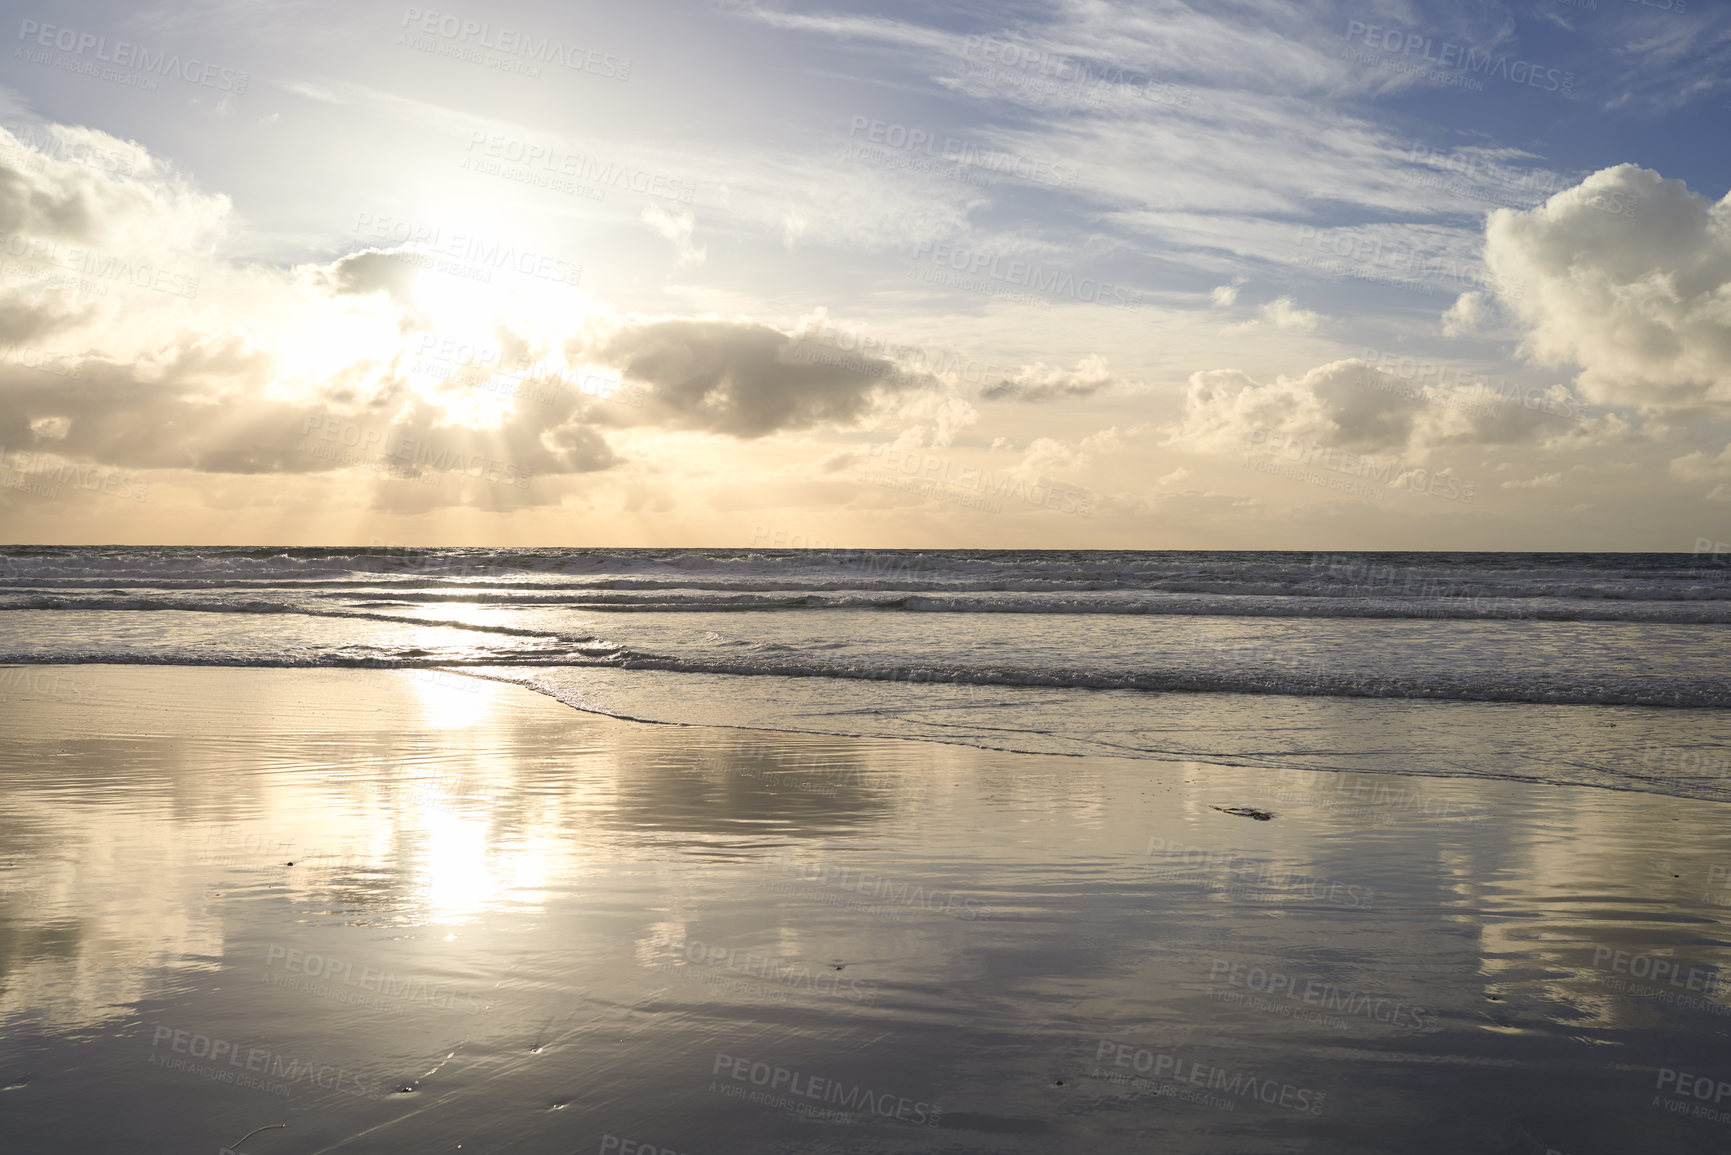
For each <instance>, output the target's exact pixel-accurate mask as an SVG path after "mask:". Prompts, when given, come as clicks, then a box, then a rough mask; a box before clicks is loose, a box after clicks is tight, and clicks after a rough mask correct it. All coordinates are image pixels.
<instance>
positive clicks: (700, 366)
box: [596, 320, 922, 438]
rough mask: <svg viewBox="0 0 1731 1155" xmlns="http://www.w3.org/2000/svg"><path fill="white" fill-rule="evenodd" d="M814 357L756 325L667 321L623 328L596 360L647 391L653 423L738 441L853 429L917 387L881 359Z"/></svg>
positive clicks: (808, 346) (807, 348) (810, 349)
mask: <svg viewBox="0 0 1731 1155" xmlns="http://www.w3.org/2000/svg"><path fill="white" fill-rule="evenodd" d="M820 350H821V347H820V346H817V345H815V344H813V343H808V342H803V341H801V342H798V343H796V342H795V341H794V340H793V339H792V338H791V337H789V336H788V334H786V333H783V332H782V331H781V330H779V329H775V328H772V327H771V326H768V325H762V324H757V323H754V322H749V321H714V320H708V321H693V320H671V321H655V322H649V323H640V324H632V325H627V326H624V327H623V328H621V329H619V330H618V331H617V332H616V333H614V334H613V335H612V336H611V337H610V338H609V339H608V340H607V341H606V342H605V343H604V344H603V345H602V346H601V347H600V348H599V349H598V350H597V352H596V355H597V356H598V357H599V358H600V359H601V360H602V361H604V362H605V363H607V364H609V365H612V366H614V367H615V368H617V369H618V370H619V371H620V372H622V373H624V374H625V375H626V376H627V377H628V378H630V379H633V380H636V381H641V382H644V383H646V384H648V385H650V386H651V387H652V390H653V392H652V395H651V400H650V404H649V406H648V414H647V417H648V419H649V420H651V421H653V422H656V423H661V424H665V425H668V426H670V427H673V428H680V429H701V430H708V431H710V432H714V433H725V434H728V435H730V436H733V437H740V438H755V437H763V436H765V435H767V434H771V433H779V432H783V431H787V430H798V429H810V428H814V427H816V426H820V425H832V426H837V425H839V426H849V425H856V424H859V423H860V422H861V421H863V420H865V419H866V418H867V417H868V416H871V415H872V414H874V413H875V412H878V411H880V410H881V409H883V408H884V407H885V406H886V404H887V402H888V401H889V399H890V398H891V397H892V396H893V395H895V394H897V393H901V392H905V391H908V390H911V389H913V388H914V387H916V386H917V385H919V384H921V383H922V382H921V381H920V379H919V378H917V377H914V376H911V375H908V374H905V373H902V372H900V371H899V370H898V369H897V367H896V366H895V364H894V363H893V362H891V361H888V360H884V359H882V358H874V357H850V358H846V359H839V358H838V359H833V361H835V362H839V363H825V362H824V361H822V360H820V359H819V357H820V356H821V351H820ZM807 357H809V358H810V359H809V360H806V359H805V358H807Z"/></svg>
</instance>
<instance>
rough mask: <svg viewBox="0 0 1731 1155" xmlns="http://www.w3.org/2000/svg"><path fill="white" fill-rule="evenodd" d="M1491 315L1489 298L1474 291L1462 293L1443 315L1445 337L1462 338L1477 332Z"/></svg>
mask: <svg viewBox="0 0 1731 1155" xmlns="http://www.w3.org/2000/svg"><path fill="white" fill-rule="evenodd" d="M1489 315H1490V307H1489V298H1487V297H1486V296H1485V295H1484V294H1483V293H1481V292H1478V291H1477V290H1474V291H1472V292H1467V293H1462V294H1461V295H1460V296H1459V297H1457V298H1456V299H1455V303H1454V304H1452V305H1450V306H1449V307H1448V309H1447V310H1445V311H1444V313H1443V315H1442V331H1443V336H1445V337H1462V336H1465V335H1467V334H1469V333H1475V332H1477V331H1478V330H1479V329H1480V328H1481V327H1483V325H1484V324H1485V321H1486V320H1487V318H1488V317H1489Z"/></svg>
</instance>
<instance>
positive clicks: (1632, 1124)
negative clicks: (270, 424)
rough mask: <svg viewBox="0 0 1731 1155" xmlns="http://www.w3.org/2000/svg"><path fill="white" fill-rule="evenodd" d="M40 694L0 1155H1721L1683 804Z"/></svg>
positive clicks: (408, 679)
mask: <svg viewBox="0 0 1731 1155" xmlns="http://www.w3.org/2000/svg"><path fill="white" fill-rule="evenodd" d="M65 672H66V673H67V674H68V676H71V675H76V676H77V677H79V678H80V679H82V681H81V683H80V684H81V685H82V686H83V687H84V692H82V693H80V694H78V695H66V694H63V693H56V692H54V689H53V687H52V686H49V688H47V689H46V690H44V689H43V688H42V687H40V686H38V687H35V688H32V687H29V686H23V687H16V688H14V689H12V691H11V692H10V693H8V694H7V695H6V696H5V697H4V698H0V724H3V725H4V727H5V732H6V738H7V741H5V742H4V743H3V744H0V774H3V776H4V782H5V788H4V790H3V791H0V831H4V834H3V838H4V842H3V844H0V913H3V919H0V976H3V978H0V984H3V985H0V1086H6V1087H7V1088H8V1089H7V1090H5V1091H3V1092H0V1127H3V1128H4V1134H5V1136H6V1144H5V1146H6V1149H7V1151H9V1152H10V1151H13V1150H16V1151H22V1152H37V1151H41V1152H48V1151H55V1152H60V1151H80V1152H131V1153H136V1152H141V1151H143V1152H155V1151H164V1152H166V1151H177V1152H178V1151H187V1150H205V1151H214V1150H216V1149H217V1148H219V1147H220V1146H223V1145H225V1144H226V1145H233V1144H235V1143H236V1142H237V1141H238V1140H240V1139H241V1137H242V1136H243V1135H245V1134H247V1133H248V1132H250V1131H252V1130H253V1129H254V1128H257V1127H261V1126H265V1125H268V1124H276V1123H286V1124H287V1125H288V1126H287V1128H286V1129H284V1130H266V1131H261V1132H259V1133H257V1134H255V1135H253V1136H252V1137H251V1138H249V1139H248V1140H247V1141H246V1142H245V1143H244V1144H241V1146H240V1149H241V1150H242V1151H244V1152H248V1153H257V1155H271V1153H273V1152H295V1153H297V1155H298V1153H311V1152H319V1151H327V1150H339V1151H355V1152H366V1151H379V1152H384V1151H392V1152H400V1151H456V1150H459V1149H460V1150H462V1151H521V1152H543V1151H545V1152H555V1151H557V1152H569V1151H603V1150H621V1149H623V1144H624V1142H625V1141H626V1140H630V1141H634V1142H636V1143H638V1144H647V1145H650V1146H651V1147H658V1148H665V1149H671V1150H673V1151H677V1152H682V1153H686V1155H691V1153H695V1152H702V1151H711V1152H720V1151H748V1150H749V1151H786V1152H793V1151H862V1152H863V1151H938V1150H942V1151H982V1152H983V1151H1027V1152H1048V1151H1077V1152H1081V1151H1101V1150H1144V1149H1154V1150H1160V1151H1176V1152H1192V1151H1194V1152H1204V1151H1207V1152H1216V1151H1218V1152H1246V1151H1271V1152H1272V1151H1292V1150H1328V1151H1346V1152H1359V1151H1362V1152H1386V1151H1403V1152H1406V1151H1418V1152H1424V1151H1437V1152H1444V1151H1447V1152H1455V1151H1509V1152H1535V1153H1543V1152H1544V1151H1546V1150H1547V1149H1555V1150H1558V1151H1564V1152H1568V1153H1570V1155H1580V1153H1582V1152H1611V1151H1626V1150H1643V1151H1679V1152H1683V1151H1703V1150H1714V1149H1720V1148H1723V1147H1725V1146H1726V1145H1727V1141H1728V1140H1731V1123H1727V1122H1721V1121H1719V1120H1718V1119H1715V1118H1710V1117H1690V1116H1688V1115H1686V1114H1678V1113H1673V1112H1672V1111H1671V1110H1670V1109H1669V1108H1668V1106H1667V1104H1669V1103H1673V1102H1682V1103H1683V1104H1684V1106H1685V1108H1688V1107H1691V1106H1693V1105H1696V1104H1702V1105H1704V1106H1705V1107H1706V1108H1712V1107H1714V1106H1715V1104H1714V1098H1715V1097H1717V1096H1718V1094H1719V1090H1718V1089H1719V1087H1720V1083H1721V1081H1723V1082H1724V1085H1725V1086H1727V1087H1731V1060H1728V1058H1727V1056H1731V1046H1728V1045H1727V1044H1728V1039H1727V1035H1728V1034H1731V985H1728V983H1731V980H1727V979H1723V978H1721V977H1720V975H1719V972H1718V968H1720V967H1723V966H1726V964H1727V963H1731V949H1728V944H1727V936H1726V927H1725V924H1726V920H1727V918H1728V917H1731V830H1728V829H1727V827H1726V825H1725V823H1724V821H1723V813H1722V811H1721V809H1720V807H1719V806H1718V805H1715V804H1711V803H1703V802H1700V801H1696V800H1683V799H1674V798H1665V797H1656V796H1644V795H1637V794H1629V793H1618V792H1612V791H1604V790H1590V789H1582V788H1568V787H1558V786H1550V785H1532V784H1525V783H1517V782H1492V781H1482V780H1465V779H1450V780H1443V779H1435V778H1414V777H1403V776H1390V775H1388V774H1386V773H1378V774H1342V773H1329V772H1313V771H1305V770H1298V769H1289V770H1286V771H1282V770H1277V769H1249V768H1231V767H1222V766H1216V765H1206V764H1202V763H1194V762H1169V763H1158V762H1148V761H1132V760H1128V759H1116V758H1103V757H1080V758H1077V757H1070V758H1053V757H1035V756H1028V755H1008V754H1001V753H992V752H987V751H982V750H979V749H974V748H970V747H967V746H956V745H951V746H940V745H934V744H930V743H917V742H901V741H891V740H883V739H872V740H858V739H843V738H831V737H822V736H816V735H778V734H766V733H752V732H747V731H739V730H723V729H709V728H702V727H670V726H643V725H635V724H630V723H624V722H619V721H616V720H613V719H608V718H604V717H599V716H596V715H590V714H581V713H577V712H574V711H572V710H570V709H568V708H566V707H563V706H561V705H558V704H557V703H555V702H553V701H551V700H549V699H548V698H546V697H539V696H535V695H532V694H528V693H526V692H524V691H522V690H520V689H517V688H515V687H511V686H506V685H502V684H499V683H490V682H481V681H477V680H475V679H469V678H459V677H454V676H452V675H448V674H444V673H439V672H433V671H401V672H383V671H334V670H229V669H202V670H186V669H161V668H138V667H131V668H127V667H97V666H86V667H80V668H78V669H76V670H73V671H65ZM1398 762H1399V753H1398V751H1393V752H1390V753H1389V754H1387V755H1386V757H1385V763H1386V764H1385V765H1383V766H1382V767H1380V769H1382V770H1388V769H1390V768H1394V769H1398ZM1234 805H1248V806H1257V807H1263V808H1265V809H1268V810H1271V811H1273V812H1274V813H1275V815H1276V816H1275V818H1274V819H1273V820H1272V821H1268V822H1258V821H1253V820H1250V819H1246V818H1241V817H1234V816H1229V815H1226V814H1224V813H1221V812H1220V811H1218V810H1215V809H1213V807H1215V806H1234ZM291 863H292V865H290V864H291ZM836 968H840V969H836ZM1656 973H1657V974H1658V975H1659V977H1658V978H1657V979H1656V978H1655V974H1656ZM1295 995H1296V996H1297V997H1294V996H1295ZM249 1066H250V1069H249ZM1702 1077H1704V1078H1706V1080H1707V1081H1706V1082H1705V1083H1702V1082H1700V1081H1699V1080H1700V1078H1702ZM754 1078H760V1079H761V1080H762V1084H761V1085H760V1084H759V1083H754V1081H753V1080H754ZM243 1079H253V1080H256V1082H257V1083H258V1084H260V1085H258V1086H251V1085H244V1084H243V1083H242V1082H239V1081H238V1080H243ZM1662 1083H1663V1084H1664V1085H1663V1086H1661V1084H1662ZM1702 1087H1705V1088H1706V1094H1707V1098H1706V1099H1705V1101H1704V1103H1703V1101H1702V1100H1700V1099H1698V1098H1695V1097H1693V1096H1694V1095H1695V1094H1697V1093H1698V1092H1699V1091H1700V1090H1701V1088H1702ZM796 1088H797V1090H798V1095H797V1096H796V1095H795V1094H794V1091H795V1089H796ZM1680 1088H1681V1090H1682V1091H1683V1092H1684V1094H1681V1095H1680V1094H1679V1093H1678V1092H1679V1089H1680ZM771 1092H773V1094H772V1093H771ZM754 1094H756V1095H758V1096H760V1099H759V1101H755V1102H754V1101H752V1100H751V1099H750V1096H752V1095H754ZM1264 1098H1266V1099H1270V1100H1271V1101H1266V1102H1265V1101H1262V1100H1263V1099H1264ZM1718 1105H1719V1106H1720V1107H1721V1108H1731V1090H1728V1091H1726V1092H1725V1095H1724V1097H1723V1098H1722V1099H1720V1102H1719V1104H1718ZM826 1110H827V1111H830V1112H834V1113H835V1114H834V1116H833V1117H829V1118H823V1119H819V1118H813V1117H812V1115H811V1112H815V1111H826ZM898 1114H899V1115H900V1116H902V1117H901V1118H900V1119H898V1118H896V1116H897V1115H898ZM1726 1118H1728V1119H1731V1115H1728V1116H1726ZM934 1123H935V1125H932V1124H934ZM608 1136H613V1137H615V1140H616V1141H610V1140H609V1139H608ZM609 1142H613V1145H612V1146H611V1147H609V1146H608V1144H609Z"/></svg>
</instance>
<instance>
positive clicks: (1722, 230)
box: [1485, 164, 1731, 410]
mask: <svg viewBox="0 0 1731 1155" xmlns="http://www.w3.org/2000/svg"><path fill="white" fill-rule="evenodd" d="M1485 260H1486V263H1487V264H1488V265H1489V266H1490V268H1491V269H1492V271H1493V272H1494V273H1496V274H1497V275H1498V277H1499V281H1498V283H1499V285H1505V286H1506V285H1510V284H1514V283H1517V282H1518V283H1519V285H1520V287H1521V291H1520V292H1519V293H1518V294H1516V293H1509V292H1505V291H1502V290H1499V299H1500V302H1501V304H1502V307H1503V308H1504V309H1505V310H1506V311H1507V312H1509V313H1510V314H1511V315H1512V316H1513V317H1514V318H1515V319H1516V320H1517V321H1518V322H1519V323H1520V324H1521V326H1522V327H1523V329H1524V330H1525V339H1524V341H1523V344H1522V350H1523V352H1524V353H1526V354H1527V355H1529V356H1530V357H1532V358H1533V359H1535V360H1537V361H1539V362H1541V363H1544V364H1549V365H1565V364H1572V365H1578V366H1579V367H1580V369H1581V372H1580V376H1579V377H1578V378H1577V383H1578V385H1579V387H1580V389H1581V390H1582V392H1584V393H1585V394H1586V395H1587V396H1588V397H1589V398H1590V399H1592V400H1595V401H1600V402H1604V403H1608V404H1620V405H1635V406H1640V407H1643V408H1646V409H1651V410H1689V409H1699V408H1703V407H1718V408H1724V407H1726V406H1731V196H1727V197H1726V199H1724V200H1721V201H1720V202H1718V203H1717V204H1712V203H1709V202H1708V201H1707V200H1706V199H1705V198H1703V197H1701V196H1698V195H1696V194H1695V193H1692V192H1690V191H1689V190H1688V188H1687V187H1686V186H1685V185H1684V183H1683V182H1682V181H1679V180H1666V179H1664V178H1663V177H1661V176H1660V175H1659V174H1658V173H1656V172H1651V171H1649V170H1647V169H1643V168H1639V167H1637V166H1635V165H1632V164H1624V165H1618V166H1617V167H1615V168H1608V169H1604V170H1602V171H1600V172H1597V173H1594V174H1593V175H1592V176H1590V177H1588V178H1587V179H1586V180H1584V181H1582V182H1581V184H1580V185H1578V186H1576V187H1575V188H1572V189H1567V190H1564V191H1563V192H1560V193H1558V194H1557V195H1556V196H1554V197H1552V198H1551V199H1550V200H1549V201H1547V202H1545V204H1544V205H1543V206H1541V207H1539V208H1535V209H1533V210H1531V211H1530V212H1517V211H1513V210H1509V209H1499V210H1497V211H1496V212H1494V213H1492V214H1491V216H1490V219H1489V221H1488V223H1487V225H1486V229H1485Z"/></svg>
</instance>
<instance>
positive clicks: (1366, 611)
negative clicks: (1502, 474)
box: [0, 587, 1731, 634]
mask: <svg viewBox="0 0 1731 1155" xmlns="http://www.w3.org/2000/svg"><path fill="white" fill-rule="evenodd" d="M210 592H212V591H211V590H210V589H208V588H205V587H200V588H197V589H189V590H158V591H139V590H130V591H123V590H114V591H103V592H102V593H100V594H99V593H93V592H88V591H80V592H61V593H56V592H48V591H43V590H39V589H37V590H30V591H17V592H11V593H6V592H0V611H3V610H143V611H148V610H184V611H187V612H191V613H237V614H270V613H289V614H306V615H308V616H326V617H368V616H377V617H379V618H380V620H386V621H401V622H411V623H413V624H417V625H443V626H451V627H453V628H457V629H472V630H478V631H483V632H495V633H505V634H509V633H538V632H540V631H534V630H527V631H525V630H520V629H517V628H515V627H509V626H502V625H478V624H475V623H472V622H465V621H446V620H437V619H431V618H424V619H423V618H406V617H393V616H389V615H369V613H368V612H367V611H368V610H370V609H378V608H383V607H392V606H394V607H402V608H413V607H415V606H423V605H424V606H457V605H478V606H492V607H499V608H520V609H568V610H584V611H591V612H598V613H750V612H773V611H787V610H813V611H816V610H857V611H872V612H886V613H888V612H900V613H932V614H1130V615H1144V616H1161V615H1171V616H1179V617H1252V618H1382V619H1415V620H1422V619H1434V620H1447V621H1499V620H1511V621H1513V620H1532V621H1547V622H1639V623H1656V624H1657V623H1665V624H1676V625H1726V624H1731V601H1724V600H1716V601H1714V602H1707V601H1665V600H1656V599H1655V600H1618V601H1613V600H1603V601H1585V600H1579V601H1577V600H1568V599H1561V598H1540V597H1536V596H1532V597H1527V598H1517V597H1514V596H1511V595H1503V596H1498V597H1443V598H1426V599H1420V598H1414V599H1406V600H1401V599H1395V598H1388V597H1375V598H1364V597H1358V598H1354V597H1346V596H1337V597H1321V596H1315V595H1302V596H1301V595H1288V596H1284V597H1268V596H1259V595H1236V596H1230V597H1223V596H1182V595H1173V594H1157V593H1144V592H1122V591H1109V592H1101V593H1076V592H1063V593H1051V594H1028V593H1022V592H996V591H984V592H971V593H965V594H963V593H942V594H939V593H930V592H910V591H896V590H874V591H844V592H818V591H810V592H803V593H802V592H765V591H760V590H734V591H730V592H720V593H717V592H712V591H685V596H682V597H677V598H669V597H666V596H664V595H663V593H661V592H657V593H633V592H621V591H612V592H595V591H593V590H590V591H585V592H577V591H562V592H549V591H546V590H543V589H533V590H515V589H514V590H508V591H505V590H496V589H476V588H468V589H464V590H461V591H453V590H442V589H441V590H426V589H391V590H389V591H369V592H363V591H360V590H343V591H340V592H331V591H328V590H327V591H324V592H320V593H317V594H314V595H312V596H315V597H318V598H320V599H322V600H324V601H325V602H326V603H327V605H328V607H329V608H324V607H319V606H317V605H307V604H305V603H297V602H289V601H266V600H261V599H252V598H246V597H231V598H200V597H198V596H196V595H198V594H201V593H210ZM248 592H252V591H250V590H249V591H248ZM282 592H283V593H285V594H290V595H292V594H294V593H295V592H297V591H295V590H284V591H282ZM177 594H178V595H179V596H176V595H177ZM342 599H348V601H349V606H348V607H347V608H344V607H341V606H339V605H336V604H335V603H338V602H339V601H341V600H342Z"/></svg>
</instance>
